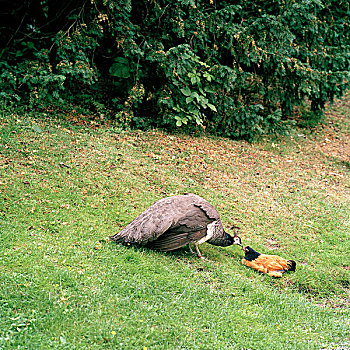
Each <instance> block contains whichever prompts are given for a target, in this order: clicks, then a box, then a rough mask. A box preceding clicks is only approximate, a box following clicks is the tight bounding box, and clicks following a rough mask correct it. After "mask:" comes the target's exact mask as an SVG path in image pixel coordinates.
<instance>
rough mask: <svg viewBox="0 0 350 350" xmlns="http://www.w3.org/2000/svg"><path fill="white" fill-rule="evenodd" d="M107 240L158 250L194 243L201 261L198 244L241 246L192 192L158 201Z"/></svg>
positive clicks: (215, 215)
mask: <svg viewBox="0 0 350 350" xmlns="http://www.w3.org/2000/svg"><path fill="white" fill-rule="evenodd" d="M110 239H111V240H113V241H115V242H117V243H124V244H140V245H145V246H148V247H151V248H154V249H157V250H160V251H171V250H175V249H178V248H181V247H183V246H185V245H189V244H190V243H194V245H195V248H196V251H197V255H198V257H199V258H202V259H204V258H203V256H202V254H201V252H200V251H199V249H198V245H199V244H202V243H204V242H207V243H210V244H213V245H216V246H222V247H227V246H229V245H232V244H238V245H240V246H242V243H241V239H240V237H239V236H237V235H236V234H235V235H234V236H233V237H232V236H230V235H229V234H228V233H226V232H225V230H224V228H223V226H222V223H221V220H220V215H219V213H218V212H217V210H216V209H215V208H214V207H213V206H212V205H211V204H210V203H208V202H207V201H206V200H205V199H203V198H201V197H199V196H197V195H195V194H192V193H188V194H185V195H178V196H172V197H166V198H163V199H160V200H159V201H157V202H155V203H154V204H153V205H151V206H150V207H149V208H147V209H146V210H145V211H144V212H142V213H141V214H140V215H139V216H138V217H137V218H135V219H134V220H133V221H132V222H131V223H130V224H128V225H127V226H126V227H125V228H124V229H123V230H121V231H120V232H118V233H117V234H115V235H113V236H111V237H110ZM190 249H191V248H190ZM191 251H192V250H191Z"/></svg>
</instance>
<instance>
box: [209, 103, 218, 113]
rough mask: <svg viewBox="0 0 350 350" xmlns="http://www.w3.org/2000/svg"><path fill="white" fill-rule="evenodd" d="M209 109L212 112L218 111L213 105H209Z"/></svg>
mask: <svg viewBox="0 0 350 350" xmlns="http://www.w3.org/2000/svg"><path fill="white" fill-rule="evenodd" d="M208 107H209V108H210V109H211V110H212V111H214V112H217V109H216V107H215V106H214V105H213V104H211V103H208Z"/></svg>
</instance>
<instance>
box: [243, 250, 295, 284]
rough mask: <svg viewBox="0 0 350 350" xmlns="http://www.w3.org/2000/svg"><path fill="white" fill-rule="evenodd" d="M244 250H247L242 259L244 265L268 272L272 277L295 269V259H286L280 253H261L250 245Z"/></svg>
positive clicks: (280, 275)
mask: <svg viewBox="0 0 350 350" xmlns="http://www.w3.org/2000/svg"><path fill="white" fill-rule="evenodd" d="M243 250H244V252H245V256H244V258H243V259H242V264H243V265H245V266H248V267H251V268H252V269H254V270H257V271H260V272H263V273H267V274H268V275H269V276H271V277H282V274H283V272H285V271H295V268H296V262H295V261H294V260H286V259H283V258H281V257H280V256H278V255H266V254H260V253H258V252H256V251H255V250H254V249H252V248H250V247H248V246H247V247H244V248H243Z"/></svg>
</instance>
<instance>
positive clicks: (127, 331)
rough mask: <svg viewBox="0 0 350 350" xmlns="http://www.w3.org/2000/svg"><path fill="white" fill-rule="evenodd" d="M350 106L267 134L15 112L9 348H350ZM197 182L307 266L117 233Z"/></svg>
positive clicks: (6, 295)
mask: <svg viewBox="0 0 350 350" xmlns="http://www.w3.org/2000/svg"><path fill="white" fill-rule="evenodd" d="M349 101H350V97H349V96H347V97H345V98H344V99H343V100H342V101H338V102H337V103H336V104H335V105H333V106H330V107H329V108H328V111H327V118H326V120H325V123H324V124H323V125H320V126H319V127H318V128H315V129H312V130H308V129H298V130H296V131H294V132H293V133H292V134H291V135H288V136H283V137H279V138H274V137H265V138H263V139H261V140H260V141H257V142H255V143H247V142H244V141H232V140H228V139H223V138H214V137H209V136H206V135H201V136H192V137H191V136H186V135H180V134H175V135H174V134H173V135H170V134H166V133H164V132H161V131H157V130H153V131H148V132H141V131H121V130H118V129H115V128H113V127H112V126H110V125H99V124H98V121H93V122H90V121H88V120H84V119H82V118H80V117H79V116H77V115H75V116H69V117H68V115H67V117H66V118H63V117H62V116H61V117H60V118H57V119H54V118H53V117H52V112H51V113H50V114H49V115H46V114H45V113H39V114H33V113H29V114H26V115H18V114H16V113H10V112H2V114H1V119H0V137H1V138H0V147H1V149H0V150H1V154H0V288H1V289H0V349H55V348H57V349H257V350H263V349H267V350H271V349H283V350H287V349H298V350H299V349H350V332H349V329H350V317H349V316H350V308H349V307H350V257H349V251H350V239H349V236H350V234H349V232H350V181H349V172H350V163H349V162H350V151H349V150H350V127H349V121H350V112H349V111H350V103H349ZM186 192H193V193H196V194H198V195H200V196H202V197H204V198H205V199H207V200H208V201H209V202H211V203H212V204H213V205H214V206H215V207H216V208H217V209H218V211H219V212H220V214H221V217H222V221H223V225H224V227H225V228H227V231H228V232H230V233H233V231H232V230H230V227H232V226H233V225H234V224H236V225H238V226H240V227H241V230H240V231H241V232H240V235H241V238H242V241H243V244H244V245H250V246H252V247H253V248H254V249H256V250H258V251H260V252H263V253H267V254H278V255H280V256H283V257H285V258H288V259H293V260H295V261H296V262H297V270H296V272H289V273H286V274H285V275H284V276H283V277H282V278H281V279H274V278H272V277H269V276H267V275H262V274H260V273H258V272H257V271H254V270H251V269H248V268H247V267H245V266H243V265H241V263H240V260H241V258H242V257H243V252H242V251H241V250H240V249H239V247H238V246H231V247H227V248H221V247H215V246H210V245H208V244H203V245H202V246H201V251H202V253H203V255H204V256H205V257H206V258H208V259H209V261H206V262H203V261H201V260H200V259H198V258H197V257H196V256H193V255H192V254H191V253H190V251H189V250H188V249H187V248H184V249H182V250H180V251H176V252H173V253H160V252H156V251H152V250H149V249H146V248H137V247H132V246H120V245H116V244H115V243H113V242H110V241H109V240H108V236H110V235H112V234H115V233H116V232H118V231H119V230H120V229H121V228H123V227H124V226H125V225H126V224H128V223H129V222H130V221H131V220H132V219H133V218H134V217H135V216H136V215H138V214H139V213H140V212H141V211H143V210H144V209H146V208H147V207H148V206H149V205H151V204H152V203H153V202H155V201H156V200H158V199H160V198H163V197H165V196H170V195H175V194H182V193H186Z"/></svg>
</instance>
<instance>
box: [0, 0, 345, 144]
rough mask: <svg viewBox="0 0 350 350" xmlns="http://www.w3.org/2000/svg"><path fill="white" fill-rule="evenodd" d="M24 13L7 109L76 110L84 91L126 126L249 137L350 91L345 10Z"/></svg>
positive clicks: (128, 0) (310, 4) (76, 7)
mask: <svg viewBox="0 0 350 350" xmlns="http://www.w3.org/2000/svg"><path fill="white" fill-rule="evenodd" d="M25 5H26V7H27V9H28V11H27V13H29V15H28V14H24V15H23V17H22V22H20V23H18V20H17V22H16V21H14V22H13V24H12V26H10V30H9V31H7V33H8V34H6V33H5V34H2V36H5V38H4V39H5V40H6V41H7V42H8V43H9V45H8V46H7V47H5V48H4V50H3V51H2V53H1V56H0V64H1V68H2V70H1V72H2V73H1V75H0V79H1V80H0V86H1V90H2V93H1V96H2V97H3V98H4V99H6V100H7V101H13V102H14V101H18V99H19V98H22V101H23V103H27V101H29V102H30V105H31V106H33V105H40V104H43V103H47V102H49V103H52V101H53V100H59V99H65V100H68V101H72V98H71V96H72V93H73V95H74V93H75V92H77V91H78V92H81V91H84V93H86V94H90V95H91V96H93V98H94V99H97V98H98V99H99V101H98V103H100V104H103V105H105V106H108V108H109V109H110V110H113V111H114V114H115V115H116V119H117V120H118V121H122V122H123V123H126V124H127V125H131V126H132V125H136V126H138V127H148V126H150V125H153V126H154V125H157V126H163V127H170V128H175V127H184V126H186V127H187V128H188V127H190V128H198V127H202V128H207V130H210V132H215V133H217V134H220V135H226V136H230V137H234V138H242V137H243V138H248V139H249V138H252V137H254V136H255V135H259V134H262V133H265V132H268V131H270V132H271V131H272V132H281V131H282V130H283V129H285V127H286V124H288V123H287V121H290V120H291V119H293V114H294V113H295V109H296V108H298V107H299V106H300V105H302V104H304V101H305V100H308V101H309V102H310V106H311V111H310V113H312V114H314V115H315V118H316V119H317V118H320V117H321V115H322V114H321V113H320V111H321V110H322V109H323V108H324V105H325V102H326V101H327V100H333V99H334V98H335V97H339V96H341V95H342V94H343V92H344V91H345V90H346V89H347V88H348V86H349V71H350V68H349V66H350V65H349V62H350V51H349V34H348V33H349V30H348V29H349V28H348V23H347V20H346V19H347V18H348V17H349V15H350V10H349V4H348V2H347V1H344V0H341V1H337V3H336V4H335V1H334V0H324V1H320V0H287V1H281V0H275V1H269V2H261V1H258V0H251V1H243V0H241V1H237V2H235V4H234V5H231V4H230V2H226V1H215V0H209V1H204V0H198V1H194V0H179V1H171V2H169V1H164V0H159V1H146V0H122V1H118V2H115V1H113V0H104V1H102V0H94V1H91V2H81V1H78V0H76V1H68V0H66V1H63V2H60V4H53V3H51V2H50V1H49V0H43V1H42V2H41V5H40V11H38V8H37V6H35V4H34V2H33V1H30V0H27V1H26V2H25ZM16 11H17V12H18V11H20V9H19V10H14V11H13V13H14V14H15V15H16V16H17V17H18V18H21V16H20V15H21V14H20V13H17V12H16ZM67 14H68V15H67ZM17 17H16V18H17ZM6 35H7V36H6ZM96 92H98V93H96ZM77 98H79V94H77ZM73 100H74V99H73ZM75 102H79V101H75ZM80 102H81V101H80ZM92 105H93V104H92Z"/></svg>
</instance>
